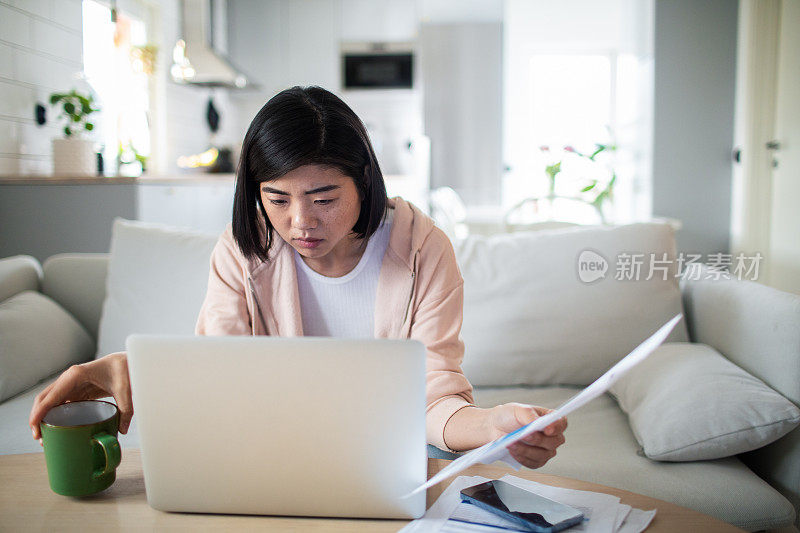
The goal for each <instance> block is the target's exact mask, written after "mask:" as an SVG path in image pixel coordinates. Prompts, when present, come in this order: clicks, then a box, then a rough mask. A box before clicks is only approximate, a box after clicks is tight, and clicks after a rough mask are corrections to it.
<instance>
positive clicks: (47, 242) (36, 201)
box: [0, 175, 234, 261]
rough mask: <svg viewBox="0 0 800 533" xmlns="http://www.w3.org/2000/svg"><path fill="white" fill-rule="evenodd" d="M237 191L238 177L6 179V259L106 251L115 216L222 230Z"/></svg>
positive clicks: (0, 222)
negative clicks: (25, 255)
mask: <svg viewBox="0 0 800 533" xmlns="http://www.w3.org/2000/svg"><path fill="white" fill-rule="evenodd" d="M233 190H234V179H233V175H226V176H225V177H198V178H192V177H178V178H143V179H136V178H91V179H64V180H56V179H53V178H24V179H23V178H2V177H0V257H7V256H10V255H17V254H28V255H32V256H34V257H36V258H37V259H38V260H40V261H44V260H45V259H47V258H48V257H50V256H51V255H53V254H57V253H62V252H108V250H109V245H110V243H111V228H112V224H113V221H114V218H116V217H122V218H126V219H129V220H141V221H145V222H155V223H161V224H167V225H170V226H178V227H184V228H190V229H193V230H195V231H200V232H203V233H209V234H219V233H221V232H222V231H223V230H224V229H225V226H226V225H227V224H228V222H230V219H231V214H232V208H233Z"/></svg>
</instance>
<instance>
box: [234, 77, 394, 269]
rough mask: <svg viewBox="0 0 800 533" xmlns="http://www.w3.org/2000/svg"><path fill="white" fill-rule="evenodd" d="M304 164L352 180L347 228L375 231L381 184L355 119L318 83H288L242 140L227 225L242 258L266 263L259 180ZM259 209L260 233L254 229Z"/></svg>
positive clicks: (268, 240)
mask: <svg viewBox="0 0 800 533" xmlns="http://www.w3.org/2000/svg"><path fill="white" fill-rule="evenodd" d="M304 165H322V166H326V167H332V168H336V169H338V170H339V171H341V172H342V174H344V175H346V176H349V177H351V178H353V181H354V182H355V184H356V188H357V189H358V192H359V195H360V197H361V212H360V214H359V216H358V221H357V222H356V224H355V226H353V232H354V233H355V234H356V235H357V236H358V237H359V238H362V239H363V238H369V237H370V236H371V235H372V234H373V233H375V230H376V229H378V226H379V225H380V223H381V220H382V218H383V217H384V214H385V212H386V202H387V198H386V185H385V184H384V182H383V174H381V169H380V167H379V166H378V160H377V159H376V157H375V152H374V150H373V149H372V144H370V142H369V136H368V135H367V129H366V128H365V127H364V124H363V123H362V122H361V119H359V118H358V116H357V115H356V114H355V113H354V112H353V110H352V109H350V107H348V106H347V104H345V103H344V102H343V101H342V100H341V99H340V98H339V97H337V96H336V95H334V94H333V93H331V92H329V91H326V90H325V89H322V88H321V87H292V88H291V89H286V90H285V91H281V92H279V93H278V94H276V95H275V96H273V97H272V98H271V99H270V100H269V101H268V102H267V103H266V104H265V105H264V107H262V108H261V111H259V112H258V114H257V115H256V117H255V118H254V119H253V122H251V123H250V128H248V130H247V134H246V135H245V137H244V142H243V143H242V154H241V157H240V158H239V167H238V169H237V172H236V192H235V194H234V199H233V224H232V225H233V238H234V240H235V241H236V244H237V246H238V247H239V249H240V250H241V251H242V253H243V254H244V256H245V257H246V258H248V259H253V258H256V257H257V258H259V259H261V260H262V261H266V260H267V259H268V256H269V250H270V248H271V247H272V242H273V239H274V231H273V228H272V225H271V224H270V221H269V218H267V213H266V211H265V210H264V206H263V205H262V203H261V195H260V194H259V189H260V184H261V183H263V182H265V181H272V180H275V179H278V178H280V177H281V176H283V175H285V174H286V173H288V172H291V171H292V170H294V169H296V168H299V167H301V166H304ZM259 213H260V214H261V216H263V217H264V221H265V222H266V230H267V231H266V235H262V234H261V232H260V229H259V221H258V214H259Z"/></svg>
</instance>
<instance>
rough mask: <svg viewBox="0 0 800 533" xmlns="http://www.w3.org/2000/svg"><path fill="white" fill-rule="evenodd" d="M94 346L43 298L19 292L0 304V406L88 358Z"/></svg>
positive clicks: (75, 324) (72, 321)
mask: <svg viewBox="0 0 800 533" xmlns="http://www.w3.org/2000/svg"><path fill="white" fill-rule="evenodd" d="M93 350H94V342H93V341H92V338H91V337H90V336H89V334H88V333H87V332H86V330H85V329H84V328H83V326H81V325H80V324H79V323H78V321H77V320H75V319H74V318H73V317H72V315H70V314H69V313H67V312H66V311H65V310H64V309H63V308H62V307H61V306H60V305H58V304H57V303H56V302H54V301H53V300H51V299H50V298H48V297H47V296H45V295H43V294H41V293H38V292H36V291H23V292H21V293H19V294H17V295H15V296H12V297H11V298H9V299H7V300H5V301H3V302H2V303H0V402H2V401H4V400H5V399H7V398H10V397H11V396H14V395H15V394H18V393H20V392H22V391H24V390H25V389H27V388H29V387H31V386H32V385H35V384H36V383H37V382H38V381H40V380H42V379H43V378H45V377H47V376H50V375H51V374H53V373H55V372H58V371H59V370H61V369H63V368H65V367H67V366H69V365H71V364H73V363H82V362H84V361H87V360H89V359H91V358H92V352H93Z"/></svg>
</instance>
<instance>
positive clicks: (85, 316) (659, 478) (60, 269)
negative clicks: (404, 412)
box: [0, 248, 800, 531]
mask: <svg viewBox="0 0 800 533" xmlns="http://www.w3.org/2000/svg"><path fill="white" fill-rule="evenodd" d="M112 249H113V248H112ZM108 264H109V256H108V255H106V254H62V255H58V256H54V257H51V258H50V259H48V260H47V261H46V262H45V263H44V265H43V266H41V267H40V266H39V264H38V263H37V262H36V260H35V259H33V258H30V257H25V256H17V257H13V258H8V259H4V260H0V301H2V300H5V299H7V298H9V297H11V296H12V295H14V294H17V293H19V292H21V291H24V290H33V291H40V292H41V293H43V294H45V295H47V296H48V297H50V298H52V299H53V300H54V301H55V302H57V303H58V304H59V305H60V306H61V307H63V308H64V309H65V310H66V311H67V312H68V313H70V314H71V315H72V316H74V317H75V318H76V319H77V320H78V322H80V324H82V326H83V327H84V328H85V329H86V331H87V332H88V333H89V334H90V335H91V336H92V338H93V339H96V338H97V334H98V327H99V326H98V324H99V321H100V317H101V313H102V306H103V301H104V298H105V294H106V275H107V269H108ZM470 275H471V274H470ZM465 277H466V275H465ZM680 290H681V295H682V304H683V310H684V314H685V317H686V320H687V326H688V333H689V337H690V340H691V341H693V342H701V343H705V344H708V345H710V346H712V347H714V348H716V349H717V350H718V351H719V352H721V353H722V354H723V355H725V356H726V357H727V358H728V359H729V360H730V361H733V362H734V363H736V364H737V365H739V366H740V367H742V368H744V369H745V370H747V371H748V372H750V373H751V374H753V375H755V376H757V377H758V378H760V379H761V380H763V381H764V382H766V383H767V384H768V385H770V386H771V387H772V388H774V389H775V390H776V391H778V392H780V393H781V394H782V395H784V396H785V397H786V398H788V399H789V400H791V401H792V402H793V403H795V404H800V327H798V325H799V324H800V297H798V296H795V295H790V294H786V293H782V292H780V291H776V290H773V289H771V288H768V287H765V286H762V285H759V284H756V283H752V282H746V281H736V280H725V279H721V280H702V281H687V280H684V281H682V282H681V287H680ZM465 305H466V306H469V305H471V304H470V300H469V298H467V302H466V304H465ZM465 327H466V325H465ZM3 356H4V357H6V356H10V355H9V354H4V355H3ZM468 375H469V374H468ZM54 376H55V374H54V375H51V376H41V378H42V381H41V382H39V383H38V384H37V385H35V386H33V387H31V388H30V389H28V390H26V391H23V392H22V393H20V394H18V395H16V396H15V397H13V398H10V399H8V400H6V401H4V402H3V403H2V404H0V453H2V454H9V453H26V452H38V451H40V447H39V445H38V443H36V442H34V441H33V440H32V438H31V434H30V430H29V429H28V427H27V418H28V413H29V410H30V407H31V405H32V402H33V399H34V397H35V395H36V394H37V393H38V392H39V391H41V390H42V389H43V388H44V387H46V386H47V384H48V383H50V382H51V381H52V380H53V379H54ZM576 390H578V387H570V386H561V385H557V384H556V385H553V384H551V385H543V386H514V385H508V386H479V387H476V391H475V396H476V402H477V403H478V404H479V405H481V406H487V407H488V406H493V405H497V404H499V403H503V402H507V401H517V402H528V403H532V404H537V405H543V406H548V407H556V406H558V405H559V404H560V403H562V402H563V401H564V400H565V399H567V398H568V397H570V396H571V395H573V394H575V392H576ZM569 423H570V426H569V429H568V431H567V434H566V435H567V444H566V445H564V446H563V447H562V448H560V449H559V453H558V456H557V457H556V458H555V459H554V460H552V461H551V462H550V463H548V464H547V465H546V466H545V467H544V468H542V471H543V472H546V473H553V474H559V475H565V476H569V477H573V478H578V479H584V480H587V481H592V482H597V483H602V484H605V485H610V486H614V487H619V488H623V489H626V490H631V491H635V492H639V493H642V494H646V495H649V496H652V497H656V498H659V499H663V500H668V501H671V502H674V503H677V504H679V505H682V506H685V507H690V508H693V509H696V510H698V511H700V512H703V513H706V514H709V515H713V516H716V517H718V518H720V519H722V520H724V521H727V522H729V523H732V524H734V525H737V526H739V527H741V528H744V529H747V530H750V531H757V530H765V529H774V528H786V530H793V531H796V529H794V527H793V526H792V524H793V523H795V524H796V516H797V514H796V510H797V509H798V508H800V430H795V431H792V432H791V433H789V434H788V435H786V436H784V437H783V438H781V439H780V440H778V441H776V442H774V443H773V444H770V445H768V446H766V447H764V448H762V449H759V450H756V451H753V452H750V453H747V454H743V455H740V456H737V457H728V458H724V459H717V460H710V461H694V462H682V463H681V462H677V463H668V462H656V461H652V460H650V459H648V458H646V457H645V456H643V454H642V453H641V450H640V446H639V444H638V443H637V441H636V439H635V438H634V435H633V433H632V432H631V429H630V427H629V424H628V420H627V417H626V415H625V414H624V413H623V412H622V411H621V410H620V408H619V407H618V405H617V403H616V401H615V400H614V399H613V398H612V397H611V396H608V395H606V396H604V397H601V398H599V399H597V400H595V401H593V402H592V403H590V404H589V405H587V406H586V407H584V408H582V409H581V410H579V411H577V412H575V413H574V414H573V415H572V416H571V417H570V420H569ZM121 442H122V445H123V448H126V447H137V445H138V438H137V430H136V417H135V416H134V423H133V425H132V427H131V431H130V432H129V434H128V435H126V436H122V438H121Z"/></svg>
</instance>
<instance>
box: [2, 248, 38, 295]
mask: <svg viewBox="0 0 800 533" xmlns="http://www.w3.org/2000/svg"><path fill="white" fill-rule="evenodd" d="M41 279H42V267H41V265H39V261H37V260H36V258H34V257H31V256H29V255H15V256H12V257H6V258H4V259H0V302H2V301H3V300H6V299H8V298H11V297H12V296H14V295H15V294H19V293H20V292H22V291H38V290H39V284H40V282H41Z"/></svg>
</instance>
